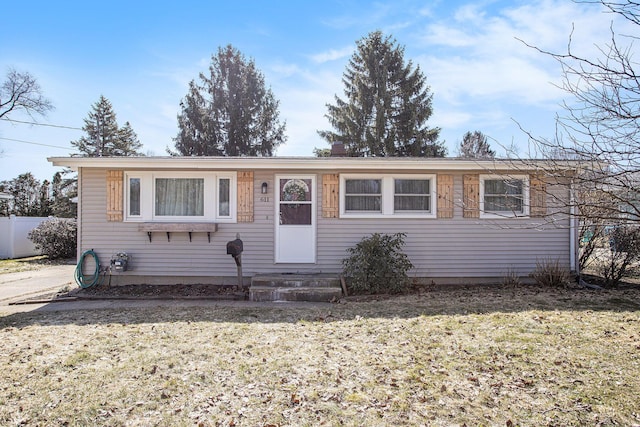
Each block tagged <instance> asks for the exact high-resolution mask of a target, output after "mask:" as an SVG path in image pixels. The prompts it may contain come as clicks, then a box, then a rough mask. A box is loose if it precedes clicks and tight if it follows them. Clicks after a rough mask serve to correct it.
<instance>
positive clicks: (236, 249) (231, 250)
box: [227, 233, 243, 290]
mask: <svg viewBox="0 0 640 427" xmlns="http://www.w3.org/2000/svg"><path fill="white" fill-rule="evenodd" d="M242 251H243V245H242V240H240V233H237V234H236V240H232V241H230V242H227V255H231V256H232V257H233V260H234V261H235V262H236V268H237V269H238V289H239V290H241V289H242Z"/></svg>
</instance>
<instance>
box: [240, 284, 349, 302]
mask: <svg viewBox="0 0 640 427" xmlns="http://www.w3.org/2000/svg"><path fill="white" fill-rule="evenodd" d="M340 297H342V288H341V287H327V286H321V287H313V286H305V287H300V286H295V287H283V286H254V285H253V284H252V285H251V288H249V300H250V301H310V302H331V301H336V300H338V299H339V298H340Z"/></svg>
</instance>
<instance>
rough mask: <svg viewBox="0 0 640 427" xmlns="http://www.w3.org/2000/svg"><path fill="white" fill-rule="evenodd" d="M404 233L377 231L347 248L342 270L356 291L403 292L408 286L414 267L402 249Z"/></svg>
mask: <svg viewBox="0 0 640 427" xmlns="http://www.w3.org/2000/svg"><path fill="white" fill-rule="evenodd" d="M404 237H405V234H404V233H396V234H393V235H389V234H380V233H374V234H372V235H371V236H370V237H365V238H363V239H362V240H361V241H360V242H359V243H358V244H357V245H356V246H355V247H353V248H349V249H347V252H348V253H349V256H348V257H347V258H345V259H343V260H342V265H343V268H344V271H343V274H344V275H345V277H346V278H347V284H348V286H349V288H350V290H351V291H353V292H354V293H370V294H375V293H400V292H404V291H405V290H406V289H407V287H408V286H409V276H408V275H407V271H409V270H410V269H411V268H413V264H411V261H409V257H407V255H406V254H405V253H404V252H403V251H402V247H403V246H404Z"/></svg>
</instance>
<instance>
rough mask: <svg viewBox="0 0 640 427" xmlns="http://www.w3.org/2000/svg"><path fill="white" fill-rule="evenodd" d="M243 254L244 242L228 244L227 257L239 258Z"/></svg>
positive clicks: (235, 241)
mask: <svg viewBox="0 0 640 427" xmlns="http://www.w3.org/2000/svg"><path fill="white" fill-rule="evenodd" d="M241 253H242V240H240V239H236V240H232V241H230V242H228V243H227V255H231V256H233V257H237V256H238V255H240V254H241Z"/></svg>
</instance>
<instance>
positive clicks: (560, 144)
mask: <svg viewBox="0 0 640 427" xmlns="http://www.w3.org/2000/svg"><path fill="white" fill-rule="evenodd" d="M581 3H589V4H592V3H600V4H601V5H602V6H603V7H604V8H605V9H606V10H607V11H608V12H610V13H612V14H614V15H616V16H618V17H622V18H623V19H624V20H626V21H628V22H629V23H631V24H632V25H637V26H640V3H638V2H635V1H606V0H600V1H584V2H581ZM610 32H611V37H610V40H609V41H608V42H607V43H606V44H604V45H598V51H599V55H597V57H595V58H588V57H584V56H581V55H579V54H577V53H575V52H574V51H573V49H572V42H573V40H572V37H573V34H571V35H570V38H569V43H568V45H567V50H566V52H563V53H555V52H549V51H545V50H542V49H539V48H537V47H534V46H530V45H528V46H530V47H533V48H534V49H536V50H538V51H539V52H541V53H543V54H545V55H548V56H551V57H552V58H554V59H555V60H557V61H558V63H559V64H560V66H561V67H562V84H561V86H560V87H561V88H562V89H563V90H564V91H565V92H566V93H567V94H568V95H570V97H569V100H567V101H565V102H564V105H563V107H564V108H563V110H564V113H563V114H562V115H558V116H557V121H556V125H557V126H556V129H557V133H556V137H555V138H554V139H553V140H545V139H540V138H534V137H531V135H530V137H531V141H532V142H533V143H534V146H535V149H536V150H537V152H538V153H540V154H542V156H543V157H547V158H557V157H558V153H562V154H561V156H562V157H563V158H564V159H567V158H569V159H574V160H581V161H584V162H587V163H589V164H590V165H591V166H592V168H590V169H591V172H590V173H585V174H582V175H579V176H578V177H576V179H577V181H576V182H575V183H576V184H577V185H578V187H580V186H582V187H583V188H584V190H585V191H589V192H590V194H593V193H592V192H593V191H594V190H597V191H598V192H599V193H600V194H601V195H602V196H603V197H604V198H605V199H606V200H607V203H606V206H603V204H602V200H601V199H599V198H594V197H589V198H586V199H584V200H580V201H579V202H580V203H582V205H581V206H580V207H581V208H583V209H587V210H595V211H598V212H599V214H598V215H599V216H601V217H602V219H605V220H611V221H618V220H619V219H620V218H621V217H624V218H626V219H627V220H631V221H636V222H639V221H640V203H638V202H639V200H640V194H639V192H638V189H639V188H640V185H639V184H640V143H639V142H638V141H640V74H639V73H638V70H637V68H638V63H637V62H636V61H635V60H634V42H635V41H636V38H637V37H635V36H632V35H626V34H618V33H617V32H616V31H615V28H614V25H613V24H612V25H611V27H610Z"/></svg>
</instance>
